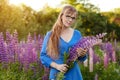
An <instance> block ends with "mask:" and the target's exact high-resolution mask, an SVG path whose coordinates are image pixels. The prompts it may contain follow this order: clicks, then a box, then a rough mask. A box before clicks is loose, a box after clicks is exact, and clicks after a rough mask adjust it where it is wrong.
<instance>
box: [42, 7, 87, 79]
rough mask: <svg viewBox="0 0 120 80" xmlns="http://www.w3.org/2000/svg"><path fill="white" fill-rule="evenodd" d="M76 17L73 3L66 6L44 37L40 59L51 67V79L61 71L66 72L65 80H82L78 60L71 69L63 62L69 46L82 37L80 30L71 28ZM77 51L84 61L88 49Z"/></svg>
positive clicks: (79, 57)
mask: <svg viewBox="0 0 120 80" xmlns="http://www.w3.org/2000/svg"><path fill="white" fill-rule="evenodd" d="M76 18H77V11H76V9H75V8H74V7H72V6H71V5H66V6H64V8H63V10H62V11H61V12H60V14H59V16H58V19H57V21H56V22H55V24H54V25H53V28H52V29H51V31H49V32H47V34H46V36H45V38H44V41H43V45H42V49H41V52H40V59H41V62H42V64H43V65H45V66H46V67H49V68H50V75H49V79H50V80H55V78H56V74H57V72H59V71H60V72H64V73H65V75H64V76H65V78H64V80H82V75H81V72H80V68H79V65H78V63H77V62H75V63H74V67H73V68H72V69H70V70H69V71H67V68H68V67H69V66H68V65H67V64H64V63H63V60H64V54H65V52H66V53H68V51H69V48H70V47H71V46H73V45H74V44H76V43H77V42H78V41H79V40H80V39H81V37H82V36H81V33H80V32H79V31H78V30H75V29H73V28H71V26H72V25H73V23H74V22H75V20H76ZM77 52H78V55H79V56H78V60H80V61H84V60H85V59H86V58H87V56H86V52H87V51H86V50H84V49H81V48H80V49H78V50H77ZM66 71H67V72H66Z"/></svg>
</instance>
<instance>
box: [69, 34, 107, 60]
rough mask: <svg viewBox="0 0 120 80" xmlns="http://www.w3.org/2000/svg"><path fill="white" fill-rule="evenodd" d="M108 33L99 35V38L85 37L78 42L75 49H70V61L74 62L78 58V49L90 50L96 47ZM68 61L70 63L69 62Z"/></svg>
mask: <svg viewBox="0 0 120 80" xmlns="http://www.w3.org/2000/svg"><path fill="white" fill-rule="evenodd" d="M105 35H106V33H102V34H98V35H97V37H94V36H91V37H90V36H89V37H83V38H82V39H81V40H79V41H78V43H76V44H75V45H74V46H73V47H71V48H70V51H69V54H70V55H69V61H73V60H74V59H75V58H76V57H77V51H76V50H77V48H80V47H81V48H83V49H89V48H91V47H93V46H94V45H96V43H98V42H100V38H102V37H104V36H105ZM69 61H68V62H69Z"/></svg>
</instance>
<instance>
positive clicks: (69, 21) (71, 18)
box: [62, 12, 76, 27]
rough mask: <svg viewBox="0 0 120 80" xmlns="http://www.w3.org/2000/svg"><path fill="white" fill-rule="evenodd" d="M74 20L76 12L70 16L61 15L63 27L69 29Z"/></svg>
mask: <svg viewBox="0 0 120 80" xmlns="http://www.w3.org/2000/svg"><path fill="white" fill-rule="evenodd" d="M75 20H76V12H74V13H72V14H67V13H66V14H63V15H62V21H63V25H64V26H65V27H70V26H71V25H72V24H73V23H74V22H75Z"/></svg>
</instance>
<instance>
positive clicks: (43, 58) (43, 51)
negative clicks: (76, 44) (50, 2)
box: [40, 32, 53, 67]
mask: <svg viewBox="0 0 120 80" xmlns="http://www.w3.org/2000/svg"><path fill="white" fill-rule="evenodd" d="M49 37H50V32H47V34H46V36H45V37H44V40H43V44H42V49H41V52H40V60H41V62H42V64H43V65H45V66H46V67H50V64H51V63H52V62H53V60H52V59H51V58H50V57H49V56H48V55H47V51H46V48H47V42H48V40H49Z"/></svg>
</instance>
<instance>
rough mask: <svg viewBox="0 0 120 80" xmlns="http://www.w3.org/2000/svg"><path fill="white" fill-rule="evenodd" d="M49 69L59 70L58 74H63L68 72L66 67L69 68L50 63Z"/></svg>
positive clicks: (65, 65) (64, 65)
mask: <svg viewBox="0 0 120 80" xmlns="http://www.w3.org/2000/svg"><path fill="white" fill-rule="evenodd" d="M51 67H53V68H55V69H57V70H59V71H60V72H63V73H65V72H66V71H67V70H68V67H69V66H68V65H67V64H57V63H55V62H52V63H51Z"/></svg>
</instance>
